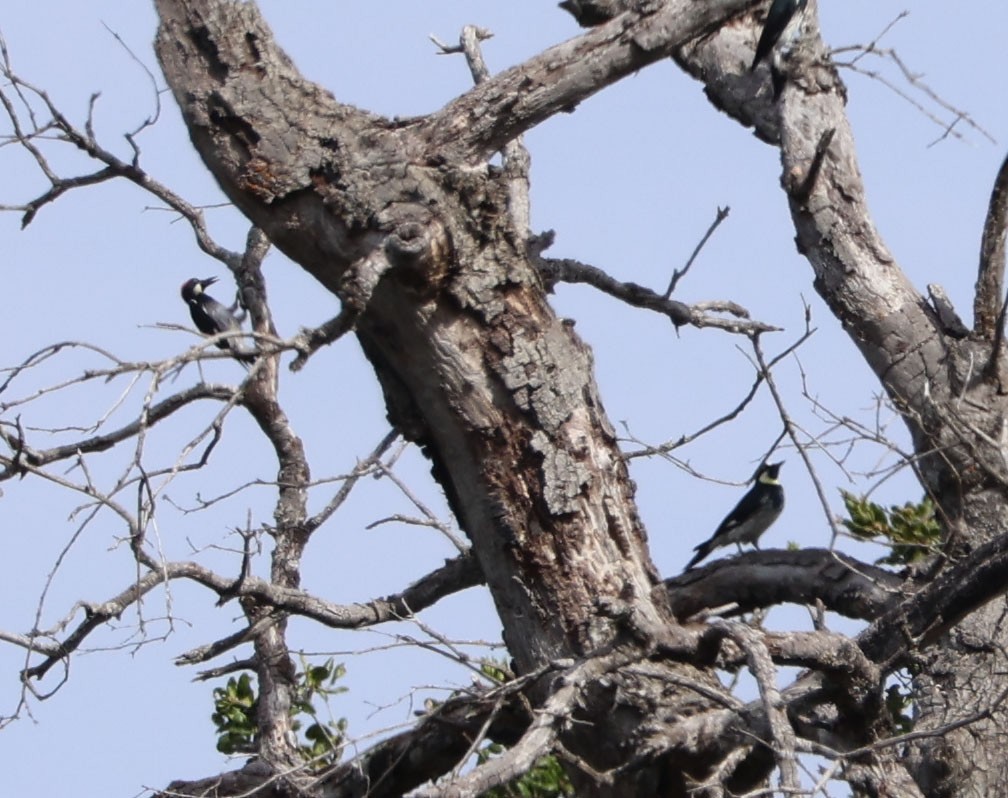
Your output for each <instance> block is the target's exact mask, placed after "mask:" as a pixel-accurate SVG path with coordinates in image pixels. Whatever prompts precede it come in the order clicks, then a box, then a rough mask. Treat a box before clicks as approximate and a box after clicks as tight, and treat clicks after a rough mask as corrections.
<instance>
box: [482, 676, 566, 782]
mask: <svg viewBox="0 0 1008 798" xmlns="http://www.w3.org/2000/svg"><path fill="white" fill-rule="evenodd" d="M480 672H481V673H482V674H483V675H484V676H485V677H486V678H487V679H489V680H491V681H492V682H494V683H496V684H504V683H506V682H509V681H511V680H512V679H514V674H513V673H512V672H511V669H510V668H509V667H508V666H507V663H506V662H505V661H504V660H498V659H493V658H486V659H484V660H481V662H480ZM506 750H507V749H506V748H505V747H504V746H503V745H500V744H499V743H487V744H486V745H485V746H483V748H481V749H480V750H479V751H477V752H476V758H477V760H478V762H479V764H483V763H484V762H486V761H487V760H489V759H493V758H494V757H495V756H500V755H501V754H502V753H504V751H506ZM573 794H574V786H573V785H572V784H571V783H570V779H569V778H567V774H566V773H565V772H564V769H563V768H562V767H561V766H560V761H559V760H558V759H557V758H556V757H555V756H552V755H547V756H544V757H542V758H540V759H539V760H538V761H537V762H536V763H535V765H533V766H532V769H531V770H529V772H528V773H526V774H525V775H524V776H521V777H519V778H517V779H515V780H514V781H512V782H510V783H508V784H504V785H502V786H500V787H494V788H493V789H492V790H488V791H487V792H485V793H483V798H560V796H569V795H573Z"/></svg>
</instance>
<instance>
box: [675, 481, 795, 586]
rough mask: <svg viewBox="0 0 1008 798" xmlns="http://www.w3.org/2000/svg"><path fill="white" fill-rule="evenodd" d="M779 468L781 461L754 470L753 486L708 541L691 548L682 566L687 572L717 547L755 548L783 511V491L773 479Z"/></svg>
mask: <svg viewBox="0 0 1008 798" xmlns="http://www.w3.org/2000/svg"><path fill="white" fill-rule="evenodd" d="M782 465H784V463H783V462H780V463H763V464H762V465H761V466H760V467H759V468H758V469H757V470H756V477H755V479H756V484H755V485H753V486H752V487H751V488H750V489H749V492H748V493H747V494H746V495H745V496H743V497H742V498H741V500H739V503H738V504H736V505H735V509H734V510H732V511H731V512H730V513H728V516H727V517H726V518H725V520H724V521H722V522H721V525H720V526H719V527H718V528H717V530H716V531H715V532H714V534H713V535H711V537H710V540H706V541H704V542H703V543H701V544H700V545H699V546H697V547H696V548H695V549H694V551H695V552H696V554H695V555H693V559H692V560H690V561H689V564H688V565H687V566H686V570H687V571H688V570H689V569H690V568H692V567H693V566H694V565H696V564H697V563H698V562H700V560H702V559H703V558H704V557H706V556H707V555H708V554H710V553H711V552H712V551H714V549H718V548H720V547H721V546H729V545H731V544H732V543H734V544H736V545H737V546H738V547H739V551H742V544H743V543H752V544H753V546H755V547H756V548H757V549H758V548H759V543H758V541H759V536H760V535H762V534H763V533H764V532H766V531H767V529H769V528H770V525H771V524H772V523H773V522H774V521H776V520H777V518H778V516H779V515H780V514H781V510H783V509H784V488H782V487H781V484H780V482H778V480H777V474H778V472H779V471H780V467H781V466H782Z"/></svg>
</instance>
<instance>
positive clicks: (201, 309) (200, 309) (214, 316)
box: [182, 277, 255, 363]
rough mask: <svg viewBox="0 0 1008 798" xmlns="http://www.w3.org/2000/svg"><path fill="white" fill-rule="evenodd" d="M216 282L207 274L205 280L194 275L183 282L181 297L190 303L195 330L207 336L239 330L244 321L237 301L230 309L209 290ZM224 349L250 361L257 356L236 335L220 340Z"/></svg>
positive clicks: (239, 358) (190, 313) (244, 360)
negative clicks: (236, 314)
mask: <svg viewBox="0 0 1008 798" xmlns="http://www.w3.org/2000/svg"><path fill="white" fill-rule="evenodd" d="M216 282H217V278H216V277H205V278H203V279H202V280H200V279H198V278H196V277H193V278H192V279H189V280H186V281H185V282H184V283H182V299H183V300H184V301H185V303H186V304H187V305H188V306H189V315H190V316H192V320H193V324H195V325H196V329H197V330H199V331H200V332H201V333H203V334H204V335H219V334H221V333H226V332H240V331H241V322H240V320H239V318H238V317H237V316H235V311H236V310H237V304H238V303H237V302H236V303H235V304H234V305H232V306H231V307H230V308H228V307H225V306H224V305H222V304H221V303H220V302H218V301H217V300H216V299H214V298H213V297H212V296H210V295H209V294H208V293H207V292H206V289H207V286H210V285H213V284H214V283H216ZM217 346H218V347H220V348H221V349H227V350H228V351H230V352H231V354H232V355H234V357H235V359H236V360H240V361H241V362H242V363H251V362H252V361H253V360H255V355H254V354H253V353H251V352H248V351H246V350H244V349H243V348H242V346H241V343H240V342H239V340H238V339H237V338H224V339H221V340H220V341H218V342H217Z"/></svg>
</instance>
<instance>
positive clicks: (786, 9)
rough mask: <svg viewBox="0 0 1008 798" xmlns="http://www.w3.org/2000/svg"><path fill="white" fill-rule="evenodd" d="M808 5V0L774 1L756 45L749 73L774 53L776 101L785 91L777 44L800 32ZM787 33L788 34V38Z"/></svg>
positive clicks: (773, 74) (771, 64)
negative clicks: (802, 14) (801, 22)
mask: <svg viewBox="0 0 1008 798" xmlns="http://www.w3.org/2000/svg"><path fill="white" fill-rule="evenodd" d="M807 4H808V0H773V2H772V3H771V4H770V10H769V11H768V12H767V18H766V22H764V23H763V32H762V33H761V34H760V37H759V42H758V43H757V44H756V55H755V56H754V57H753V61H752V66H750V67H749V71H750V72H753V71H755V70H756V67H757V66H759V62H760V61H762V60H763V59H764V58H766V57H767V56H768V55H770V54H771V52H772V53H773V57H772V58H771V59H770V77H771V80H772V82H773V95H774V99H776V98H777V97H779V96H780V93H781V91H782V90H783V89H784V73H783V72H782V71H781V68H780V65H779V64H778V62H777V61H778V54H777V52H776V47H777V44H778V42H781V41H782V40H783V41H784V42H785V43H787V42H788V41H790V40H791V39H792V38H794V36H795V35H796V34H797V32H798V24H799V23H800V21H801V13H802V12H803V11H804V10H805V6H806V5H807ZM785 32H787V35H786V36H785V35H784V34H785Z"/></svg>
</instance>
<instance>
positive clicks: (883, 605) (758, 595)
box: [665, 549, 906, 619]
mask: <svg viewBox="0 0 1008 798" xmlns="http://www.w3.org/2000/svg"><path fill="white" fill-rule="evenodd" d="M905 586H906V580H905V579H904V578H903V577H901V576H899V575H898V574H895V573H893V572H892V571H887V570H885V569H883V568H879V567H878V566H875V565H868V564H866V563H862V562H859V561H858V560H856V559H854V558H853V557H848V556H847V555H845V554H840V553H838V552H835V551H829V550H827V549H803V550H802V551H784V550H776V549H767V550H764V551H754V552H746V553H745V554H742V555H739V556H737V557H731V558H728V559H724V560H716V561H714V562H712V563H710V564H709V565H705V566H703V567H700V568H696V569H694V570H692V571H688V572H687V573H684V574H681V575H680V576H676V577H672V578H670V579H666V580H665V587H666V588H667V590H668V596H669V602H670V604H671V606H672V612H673V613H675V615H676V617H678V618H682V619H685V618H689V617H690V616H692V615H696V614H697V613H700V612H703V611H704V610H707V609H712V608H716V607H723V606H725V605H734V606H733V608H732V611H731V612H732V614H739V613H745V612H752V611H753V610H757V609H760V608H764V607H770V606H773V605H776V604H802V605H806V606H811V605H814V604H815V603H816V602H817V601H821V602H822V603H823V605H825V607H826V609H828V610H830V611H831V612H836V613H839V614H840V615H844V616H846V617H848V618H877V617H879V616H880V615H882V614H883V613H884V612H886V611H887V610H888V609H889V608H890V607H892V606H893V603H894V602H895V601H897V600H898V599H899V598H901V597H902V595H903V594H902V591H903V590H904V589H905Z"/></svg>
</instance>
